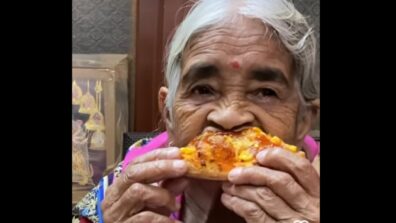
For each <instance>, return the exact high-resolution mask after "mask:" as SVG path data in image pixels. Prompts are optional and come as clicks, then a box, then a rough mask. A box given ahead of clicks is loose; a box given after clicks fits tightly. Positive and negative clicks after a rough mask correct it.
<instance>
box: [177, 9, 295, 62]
mask: <svg viewBox="0 0 396 223" xmlns="http://www.w3.org/2000/svg"><path fill="white" fill-rule="evenodd" d="M237 40H239V41H237ZM224 42H231V43H233V44H234V46H235V47H234V48H233V50H238V49H240V50H242V51H241V52H234V53H236V54H239V53H243V50H245V49H244V48H243V46H246V45H248V44H251V45H262V44H263V43H267V44H273V45H274V46H276V48H277V49H276V50H277V51H279V52H281V53H288V50H287V49H286V48H285V47H284V45H283V44H282V42H281V41H280V39H279V38H278V35H277V32H276V31H275V30H274V29H273V28H272V27H271V26H269V25H266V24H264V23H263V22H262V21H260V20H258V19H253V18H247V17H245V16H235V17H231V18H229V20H225V21H222V22H219V23H217V24H215V25H211V26H206V27H204V28H201V29H200V30H198V31H196V32H195V33H194V34H193V35H192V36H191V37H190V39H189V41H188V42H187V44H186V46H185V48H184V50H183V52H182V55H181V56H182V59H183V55H184V54H185V53H186V52H187V51H191V50H195V49H200V48H202V47H208V46H210V45H214V44H216V43H217V44H219V46H221V44H222V43H224ZM228 48H229V50H231V47H229V46H228Z"/></svg>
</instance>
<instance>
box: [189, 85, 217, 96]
mask: <svg viewBox="0 0 396 223" xmlns="http://www.w3.org/2000/svg"><path fill="white" fill-rule="evenodd" d="M192 93H193V94H196V95H212V94H213V89H212V88H211V87H209V86H204V85H202V86H196V87H194V88H193V89H192Z"/></svg>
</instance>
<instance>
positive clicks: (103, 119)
mask: <svg viewBox="0 0 396 223" xmlns="http://www.w3.org/2000/svg"><path fill="white" fill-rule="evenodd" d="M72 69H73V70H72V74H73V81H72V94H73V95H72V108H73V109H72V174H73V175H72V186H73V201H72V203H76V202H77V201H79V200H80V199H81V198H82V197H83V196H84V195H85V194H86V193H87V192H88V191H89V190H90V189H92V188H93V187H94V185H96V184H97V183H98V182H99V180H100V179H101V178H102V177H103V175H104V171H105V170H106V169H108V168H110V167H111V166H114V164H116V162H118V161H119V158H120V156H121V155H122V136H123V133H124V132H126V131H127V129H128V78H127V77H128V57H127V55H118V54H94V55H82V54H75V55H73V68H72Z"/></svg>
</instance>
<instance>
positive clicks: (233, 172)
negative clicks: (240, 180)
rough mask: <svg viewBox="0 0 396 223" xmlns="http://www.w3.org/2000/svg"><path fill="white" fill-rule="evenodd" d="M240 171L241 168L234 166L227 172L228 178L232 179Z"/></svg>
mask: <svg viewBox="0 0 396 223" xmlns="http://www.w3.org/2000/svg"><path fill="white" fill-rule="evenodd" d="M241 172H242V169H241V168H235V169H233V170H231V172H230V173H229V174H228V179H229V180H234V179H235V178H237V177H238V176H239V175H240V174H241Z"/></svg>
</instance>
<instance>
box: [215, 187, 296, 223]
mask: <svg viewBox="0 0 396 223" xmlns="http://www.w3.org/2000/svg"><path fill="white" fill-rule="evenodd" d="M222 188H223V191H224V192H226V193H228V194H230V195H232V196H236V197H239V198H242V199H244V200H247V201H251V202H254V203H256V204H258V205H259V207H260V208H261V209H263V210H264V212H265V213H268V215H270V216H271V217H272V218H274V219H276V220H277V221H279V220H285V219H290V218H292V217H293V216H298V214H297V213H296V212H295V211H294V210H293V209H292V208H291V207H289V205H287V204H286V203H285V202H284V201H283V200H282V199H281V198H280V197H279V196H278V195H276V194H275V193H273V192H272V191H271V189H269V188H268V187H256V186H247V185H246V186H237V185H232V184H230V183H224V184H223V186H222Z"/></svg>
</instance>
